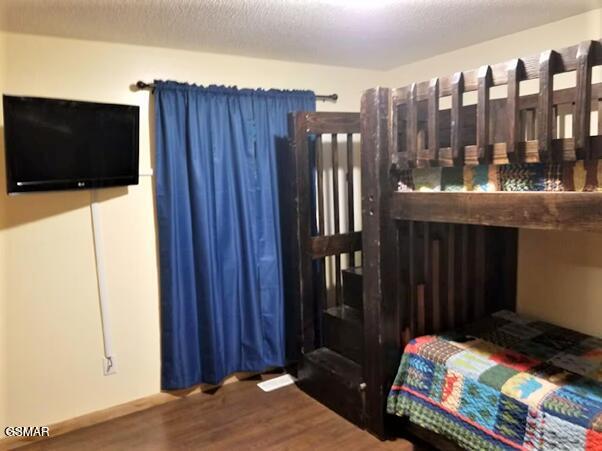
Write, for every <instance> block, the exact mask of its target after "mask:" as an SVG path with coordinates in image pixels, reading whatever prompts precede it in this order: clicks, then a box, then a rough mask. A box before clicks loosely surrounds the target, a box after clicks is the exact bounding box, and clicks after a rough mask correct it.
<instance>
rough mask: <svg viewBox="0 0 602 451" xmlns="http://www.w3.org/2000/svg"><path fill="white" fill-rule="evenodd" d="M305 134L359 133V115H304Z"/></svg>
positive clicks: (319, 113)
mask: <svg viewBox="0 0 602 451" xmlns="http://www.w3.org/2000/svg"><path fill="white" fill-rule="evenodd" d="M305 119H306V124H305V125H306V129H305V131H306V132H307V133H315V134H324V133H359V131H360V115H359V113H339V112H323V111H320V112H313V113H305Z"/></svg>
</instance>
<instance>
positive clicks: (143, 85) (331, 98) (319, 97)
mask: <svg viewBox="0 0 602 451" xmlns="http://www.w3.org/2000/svg"><path fill="white" fill-rule="evenodd" d="M132 87H133V88H136V89H138V90H140V89H150V90H151V91H152V90H153V89H155V85H154V84H152V83H146V82H144V81H141V80H139V81H137V82H136V84H135V85H133V86H132ZM338 99H339V95H338V94H329V95H318V94H316V100H321V101H322V102H326V101H331V102H336V101H337V100H338Z"/></svg>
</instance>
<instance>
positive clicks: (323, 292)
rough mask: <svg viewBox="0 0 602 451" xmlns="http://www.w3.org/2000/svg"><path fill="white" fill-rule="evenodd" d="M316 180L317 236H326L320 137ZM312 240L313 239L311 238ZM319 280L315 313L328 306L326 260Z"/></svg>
mask: <svg viewBox="0 0 602 451" xmlns="http://www.w3.org/2000/svg"><path fill="white" fill-rule="evenodd" d="M316 179H317V183H316V185H317V197H318V202H317V204H318V235H322V236H323V235H326V230H325V228H324V226H325V217H324V146H323V143H322V135H316ZM312 239H313V238H312ZM318 265H319V269H318V274H319V280H316V284H317V286H318V299H316V301H317V303H318V306H319V307H318V308H317V309H316V310H317V311H322V310H323V309H324V308H326V306H327V304H328V288H327V284H326V259H325V258H321V259H320V260H319V263H318ZM315 331H316V335H319V334H320V332H321V329H320V327H316V328H315Z"/></svg>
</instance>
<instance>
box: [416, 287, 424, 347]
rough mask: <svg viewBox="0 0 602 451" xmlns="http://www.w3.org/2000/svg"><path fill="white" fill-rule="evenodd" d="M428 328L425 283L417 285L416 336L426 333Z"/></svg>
mask: <svg viewBox="0 0 602 451" xmlns="http://www.w3.org/2000/svg"><path fill="white" fill-rule="evenodd" d="M425 330H426V295H425V285H424V284H423V283H421V284H418V286H417V287H416V336H418V337H419V336H421V335H424V334H425Z"/></svg>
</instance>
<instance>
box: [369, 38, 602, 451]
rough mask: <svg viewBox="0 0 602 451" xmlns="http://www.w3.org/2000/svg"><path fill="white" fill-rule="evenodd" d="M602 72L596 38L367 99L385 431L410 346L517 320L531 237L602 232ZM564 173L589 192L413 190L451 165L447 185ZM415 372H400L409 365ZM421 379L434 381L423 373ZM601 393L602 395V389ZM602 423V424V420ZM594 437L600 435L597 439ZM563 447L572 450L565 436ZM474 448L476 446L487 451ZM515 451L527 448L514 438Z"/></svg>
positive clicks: (372, 355) (375, 316) (376, 384)
mask: <svg viewBox="0 0 602 451" xmlns="http://www.w3.org/2000/svg"><path fill="white" fill-rule="evenodd" d="M601 64H602V46H601V42H600V41H587V42H584V43H581V44H579V45H577V46H574V47H569V48H565V49H562V50H558V51H546V52H543V53H542V54H541V55H535V56H532V57H527V58H521V59H516V60H513V61H510V62H506V63H502V64H496V65H493V66H483V67H481V68H479V69H478V70H473V71H468V72H459V73H456V74H454V75H452V76H449V77H443V78H435V79H433V80H430V81H427V82H422V83H414V84H412V85H410V86H407V87H404V88H400V89H387V88H376V89H371V90H369V91H367V92H366V93H365V94H364V96H363V98H362V107H361V136H362V149H361V157H362V213H363V216H362V217H363V231H362V233H363V268H364V280H363V283H364V294H363V300H364V330H365V331H366V332H365V335H364V340H365V348H364V349H365V358H366V360H365V363H364V382H365V384H366V388H365V390H366V405H365V422H366V427H367V428H368V429H369V430H370V431H372V432H373V433H375V434H377V435H379V436H381V437H386V436H387V435H389V434H391V433H392V431H393V430H394V428H392V427H391V426H390V425H391V424H392V423H394V421H393V419H392V418H391V416H390V415H388V414H387V413H386V412H385V405H386V403H387V396H388V395H389V392H390V390H391V387H392V385H393V381H394V378H395V375H396V373H397V370H398V365H399V359H400V352H401V350H402V349H404V347H405V346H406V345H408V343H410V347H412V346H413V348H412V349H416V348H418V347H419V346H418V345H417V344H416V341H413V339H416V338H417V337H421V336H424V335H427V336H433V335H434V334H437V333H439V332H441V331H444V330H463V328H464V327H465V326H467V325H468V324H469V323H471V322H472V321H474V320H478V319H480V318H484V317H487V316H488V315H489V314H491V313H492V312H495V311H497V310H500V309H504V310H510V311H513V310H515V303H516V300H515V297H516V293H515V291H516V270H517V268H516V255H517V239H516V237H517V228H522V227H524V228H533V229H555V230H582V231H585V230H587V231H600V230H602V192H597V191H598V190H599V189H600V187H602V180H597V177H599V174H600V172H598V169H597V168H598V159H600V158H601V157H602V136H599V134H600V133H602V114H600V113H601V109H600V99H601V98H602V92H601V90H600V85H592V81H591V80H592V67H594V66H598V65H601ZM567 72H574V75H575V86H574V87H572V88H568V89H563V90H554V77H555V75H557V74H561V73H567ZM534 79H538V80H539V89H538V93H537V94H535V95H521V94H520V91H521V83H522V82H523V81H525V80H534ZM496 86H506V91H507V93H506V96H505V98H502V99H492V98H490V92H491V89H492V88H494V87H496ZM473 91H474V92H476V94H477V101H476V105H470V106H467V105H463V99H464V98H465V96H464V94H465V93H467V92H473ZM447 96H449V97H451V108H449V109H446V110H444V109H441V108H440V101H441V99H442V98H443V97H447ZM561 107H563V108H564V109H565V110H566V109H568V110H569V112H570V114H571V115H572V135H573V136H572V137H569V138H566V137H560V136H559V135H560V130H558V127H557V116H558V111H559V110H560V109H561ZM592 111H598V113H599V114H598V136H590V134H591V133H590V130H591V123H590V118H591V112H592ZM552 165H555V166H554V170H555V171H558V172H557V174H563V175H565V174H569V175H570V174H573V173H574V172H573V171H574V170H575V168H576V167H577V166H579V167H581V168H583V170H584V175H583V177H584V179H585V182H584V183H583V184H582V186H581V185H580V186H579V187H576V186H574V183H573V182H574V180H573V181H571V180H568V179H567V181H566V183H565V184H564V185H562V184H561V188H559V187H558V185H555V189H561V190H560V191H524V192H507V191H498V190H495V191H494V192H470V191H466V189H470V188H467V187H466V185H464V186H463V185H462V182H460V184H459V185H460V186H458V184H456V186H455V187H454V192H444V191H440V192H437V191H434V192H417V191H412V190H411V189H412V186H411V185H412V181H411V180H410V181H409V182H408V181H407V177H408V174H416V173H417V172H420V171H424V170H426V171H429V170H433V168H438V169H436V170H435V172H436V171H437V170H438V171H440V172H439V175H440V176H441V174H444V173H445V171H448V173H449V171H451V172H453V171H456V172H455V174H456V176H457V175H458V174H460V177H462V175H464V176H465V177H466V175H465V174H474V171H476V169H474V168H477V167H487V168H493V169H491V170H490V169H487V171H489V173H490V174H498V175H499V171H504V169H497V168H498V167H499V168H505V167H506V168H507V167H511V168H512V167H515V168H516V167H519V168H531V167H536V169H537V170H538V171H539V170H540V169H541V167H546V168H548V167H552ZM429 168H430V169H429ZM458 168H459V169H458ZM471 171H472V172H471ZM546 174H547V172H546ZM465 180H466V178H464V181H465ZM527 185H528V184H527ZM441 186H443V184H441ZM509 186H513V185H512V184H510V185H509ZM473 187H474V186H473ZM400 188H401V189H400ZM414 188H416V187H415V186H414ZM576 188H577V189H578V190H579V191H580V192H577V191H576V190H575V189H576ZM584 191H586V192H584ZM519 321H520V320H519ZM529 324H531V323H529ZM533 324H534V323H533ZM542 327H543V326H542ZM545 327H547V326H545ZM570 333H571V332H570V331H566V334H570ZM580 339H581V338H580ZM419 342H420V339H419ZM454 344H456V345H457V343H454ZM458 346H462V345H458ZM408 349H409V348H406V351H407V352H410V351H408ZM413 352H415V351H413ZM408 355H409V354H408ZM417 358H418V357H417ZM422 363H424V360H423V361H422ZM405 364H406V365H408V363H407V362H405ZM429 364H430V363H429ZM403 365H404V363H402V368H401V369H400V374H401V373H403V371H406V370H407V368H408V367H406V368H405V369H403ZM412 370H416V369H415V368H413V369H412ZM406 376H407V375H406ZM412 377H421V376H419V375H417V373H416V372H414V373H412ZM396 383H397V384H400V382H399V381H397V382H396ZM429 383H430V382H429ZM593 384H594V385H595V386H596V387H598V388H600V384H599V380H598V382H593ZM410 385H411V383H408V384H407V385H405V386H403V387H402V386H395V387H394V388H395V389H407V387H408V386H410ZM394 391H395V390H394ZM408 391H411V390H408ZM418 395H419V396H422V397H423V398H425V399H426V398H428V396H424V395H421V394H418ZM598 395H599V393H598V394H597V395H595V396H598ZM592 396H594V395H592ZM427 401H429V400H428V399H427ZM430 401H432V400H430ZM435 404H436V402H435ZM598 408H599V407H598ZM389 410H390V411H391V410H395V407H393V408H392V409H391V408H390V409H389ZM442 412H443V411H442ZM529 412H530V414H532V413H533V412H532V411H531V410H530V411H529ZM405 413H406V414H408V413H409V412H408V411H407V410H406V411H405ZM443 413H445V414H447V413H449V412H443ZM590 413H591V412H590ZM593 414H594V416H595V415H599V417H598V419H599V418H602V411H600V412H594V413H593ZM467 415H468V414H467ZM411 416H412V415H410V417H411ZM468 416H470V415H468ZM454 420H456V418H454ZM467 421H469V420H467ZM427 423H428V421H427ZM407 426H408V428H410V429H411V430H412V431H414V432H416V433H417V434H419V435H420V436H422V437H423V438H425V439H427V440H431V441H433V443H435V444H436V446H438V447H446V446H453V445H450V444H449V443H448V442H446V441H445V440H444V439H443V438H442V437H441V436H440V435H436V434H433V433H432V432H430V431H429V428H426V429H425V428H423V427H417V426H416V425H415V424H407ZM477 426H479V425H477ZM566 426H567V427H568V426H571V424H569V423H566ZM590 426H591V424H590ZM431 429H432V428H431ZM560 429H562V428H560ZM593 429H595V430H593V432H591V434H592V435H591V436H590V435H588V440H590V442H588V443H589V446H592V443H593V444H594V447H595V446H602V443H601V442H598V441H596V440H599V438H600V437H601V436H600V435H599V434H600V425H597V424H596V425H594V427H593ZM586 430H587V433H588V434H589V433H590V429H587V428H586ZM477 432H478V433H481V432H482V431H477ZM485 432H487V433H488V431H485ZM555 432H557V431H555ZM492 434H493V433H492ZM494 435H495V434H494ZM501 435H503V434H501ZM594 435H595V438H591V437H593V436H594ZM454 438H455V437H454ZM498 438H499V437H498ZM488 439H489V438H488ZM556 439H557V440H559V442H562V440H563V435H562V432H561V433H560V435H557V436H556ZM500 440H502V441H503V440H508V439H506V438H504V437H501V439H500ZM525 440H527V439H525ZM542 440H544V439H542ZM592 440H593V441H592ZM585 442H586V441H585V439H584V441H583V443H585ZM467 443H468V442H464V443H463V445H464V446H473V445H467ZM483 443H484V442H483ZM487 443H489V442H487ZM496 443H497V442H496ZM500 443H502V442H500ZM525 443H526V442H525ZM566 443H570V442H568V441H567V442H566ZM561 444H562V443H561ZM506 445H508V447H510V448H512V447H514V448H520V445H517V443H516V442H512V441H508V443H506ZM530 445H533V443H530ZM500 446H501V445H500ZM584 446H585V445H584ZM569 448H570V447H569ZM569 448H567V449H569ZM573 449H579V447H578V446H575V447H574V448H573ZM591 449H594V448H591Z"/></svg>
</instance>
